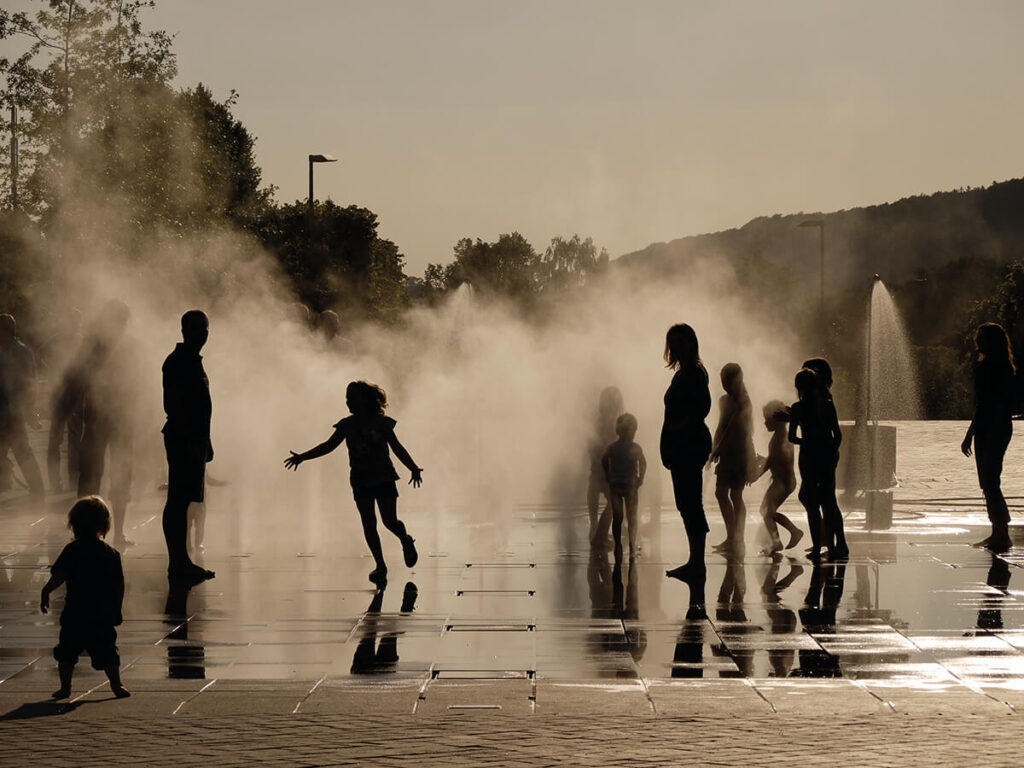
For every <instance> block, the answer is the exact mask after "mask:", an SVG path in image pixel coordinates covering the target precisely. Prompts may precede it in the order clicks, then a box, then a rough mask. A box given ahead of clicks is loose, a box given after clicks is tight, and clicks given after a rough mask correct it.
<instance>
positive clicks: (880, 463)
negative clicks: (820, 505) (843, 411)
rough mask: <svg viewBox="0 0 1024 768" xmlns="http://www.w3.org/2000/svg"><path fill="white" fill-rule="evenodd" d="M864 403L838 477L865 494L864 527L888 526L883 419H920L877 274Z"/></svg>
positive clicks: (894, 318) (887, 431) (905, 351)
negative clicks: (881, 421)
mask: <svg viewBox="0 0 1024 768" xmlns="http://www.w3.org/2000/svg"><path fill="white" fill-rule="evenodd" d="M866 341H867V354H866V355H865V361H864V378H863V387H864V389H863V395H864V396H863V399H862V400H861V409H860V412H859V414H858V418H857V423H856V424H855V425H854V426H853V428H852V429H850V430H849V432H848V435H849V439H847V440H844V441H843V452H842V459H841V462H842V466H841V468H840V475H839V476H840V477H841V478H843V486H844V487H845V488H846V490H847V491H848V492H853V491H855V490H863V491H864V502H865V521H864V524H865V527H866V528H868V529H870V530H878V529H885V528H889V527H890V526H891V525H892V491H891V488H892V487H893V485H894V484H895V482H896V437H897V428H896V427H895V426H892V425H881V424H879V423H878V421H879V420H880V419H882V420H889V421H891V420H899V419H919V418H921V399H920V395H919V391H918V384H917V374H916V371H915V369H914V362H913V358H912V356H911V354H910V342H909V339H908V337H907V333H906V330H905V329H904V326H903V322H902V320H901V319H900V316H899V313H898V312H897V310H896V305H895V304H894V303H893V300H892V296H890V295H889V291H888V290H886V287H885V285H884V284H883V283H882V279H881V278H880V277H879V276H878V275H875V278H874V282H873V284H872V287H871V299H870V306H869V308H868V322H867V339H866Z"/></svg>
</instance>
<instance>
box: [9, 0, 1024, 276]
mask: <svg viewBox="0 0 1024 768" xmlns="http://www.w3.org/2000/svg"><path fill="white" fill-rule="evenodd" d="M16 4H17V5H24V3H23V2H21V3H16ZM148 17H149V20H150V24H151V26H154V27H161V28H164V29H167V30H168V31H170V32H172V33H174V34H176V41H175V50H176V52H177V54H178V65H179V72H180V74H179V82H180V84H182V85H191V84H194V83H195V82H197V81H202V82H204V83H206V84H207V85H209V86H210V87H211V88H212V89H213V90H214V92H215V94H217V95H219V96H226V95H227V93H228V91H229V89H231V88H235V89H236V90H238V91H239V93H240V96H241V99H240V101H239V103H238V106H237V109H236V114H237V115H238V116H239V117H240V118H241V119H242V121H243V122H244V123H245V125H246V126H247V127H248V128H249V130H250V131H252V132H253V133H254V134H255V135H256V136H257V137H258V142H257V157H258V161H259V163H260V165H261V166H262V168H263V171H264V180H265V181H266V182H269V183H272V184H275V185H277V186H278V187H279V188H280V189H279V193H278V197H279V199H281V200H294V199H296V198H299V197H303V198H304V197H305V195H306V184H307V177H306V159H305V158H306V155H307V154H308V153H310V152H325V153H330V154H333V155H335V156H337V157H339V158H340V162H339V163H337V164H335V165H330V166H319V167H318V168H317V187H316V189H317V196H318V197H327V196H329V197H331V198H332V199H333V200H334V201H335V202H338V203H340V204H348V203H358V204H360V205H365V206H368V207H369V208H371V209H373V210H374V211H376V212H377V213H378V214H379V216H380V219H381V232H382V234H383V235H384V236H386V237H389V238H391V239H393V240H395V241H396V242H397V243H398V245H399V247H400V248H401V249H402V251H403V252H404V253H405V254H406V257H407V261H408V269H407V271H408V272H409V273H410V274H420V273H421V272H422V269H423V267H424V266H425V264H426V263H427V262H428V261H442V262H447V261H449V260H450V259H451V249H452V245H453V244H454V243H455V241H456V240H457V239H458V238H460V237H465V236H470V237H481V238H485V239H493V238H494V237H496V236H497V235H498V234H499V233H501V232H508V231H512V230H519V231H520V232H522V233H523V234H524V235H526V237H527V238H529V239H530V241H531V242H533V244H534V246H535V247H537V248H538V249H540V250H542V249H543V248H544V247H545V245H546V244H547V242H548V241H549V240H550V238H551V237H553V236H555V235H559V234H563V235H571V234H572V233H574V232H578V233H579V234H581V235H582V236H591V237H593V238H594V240H595V242H597V243H598V244H600V245H604V246H606V247H607V248H608V250H609V252H610V253H611V254H612V256H617V255H619V254H621V253H623V252H626V251H630V250H634V249H636V248H640V247H643V246H645V245H647V244H648V243H650V242H651V241H656V240H668V239H672V238H675V237H680V236H683V235H687V234H696V233H700V232H708V231H714V230H718V229H724V228H728V227H732V226H739V225H742V224H743V223H744V222H746V221H748V220H749V219H751V218H752V217H754V216H757V215H761V214H772V213H787V212H796V211H800V210H805V211H813V210H833V209H839V208H848V207H852V206H857V205H864V204H870V203H877V202H885V201H889V200H893V199H896V198H899V197H902V196H906V195H911V194H917V193H922V192H932V191H936V190H941V189H951V188H956V187H960V186H966V185H971V186H977V185H983V184H988V183H990V182H991V181H993V180H1001V179H1006V178H1011V177H1014V176H1021V175H1024V155H1022V153H1021V147H1022V136H1024V100H1022V99H1021V98H1020V93H1021V80H1020V77H1021V74H1022V73H1024V45H1022V44H1021V34H1022V32H1024V3H1021V2H1016V1H1015V0H1008V1H1007V2H984V1H977V0H974V1H968V0H964V1H963V2H946V1H944V0H903V1H900V0H885V1H884V2H882V1H876V0H856V2H852V1H849V0H844V1H843V2H823V1H822V0H789V1H788V2H786V1H777V2H753V1H751V2H744V3H740V2H711V1H708V2H687V1H685V0H669V1H666V2H655V1H653V0H651V1H647V2H642V1H641V2H629V3H627V2H611V1H610V0H578V1H576V2H559V1H558V0H542V1H541V2H533V1H532V0H514V1H513V0H507V1H506V2H488V1H486V0H431V1H430V2H425V1H424V2H414V1H413V0H409V1H408V2H397V1H394V0H367V1H365V2H363V1H359V2H357V1H341V0H290V1H289V2H282V1H281V0H158V8H157V9H156V11H154V12H151V13H149V14H148Z"/></svg>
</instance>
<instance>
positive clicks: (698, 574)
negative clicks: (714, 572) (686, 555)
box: [665, 563, 707, 583]
mask: <svg viewBox="0 0 1024 768" xmlns="http://www.w3.org/2000/svg"><path fill="white" fill-rule="evenodd" d="M665 575H666V576H668V577H669V578H670V579H679V580H680V581H685V582H687V583H690V582H692V581H702V580H703V579H705V578H707V568H705V567H704V566H703V565H694V564H693V563H686V564H685V565H680V566H679V567H678V568H673V569H672V570H670V571H665Z"/></svg>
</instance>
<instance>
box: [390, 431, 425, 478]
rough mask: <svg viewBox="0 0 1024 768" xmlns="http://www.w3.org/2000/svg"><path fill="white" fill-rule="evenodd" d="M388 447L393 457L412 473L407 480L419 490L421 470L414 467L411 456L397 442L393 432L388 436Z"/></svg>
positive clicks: (414, 463) (421, 476)
mask: <svg viewBox="0 0 1024 768" xmlns="http://www.w3.org/2000/svg"><path fill="white" fill-rule="evenodd" d="M388 445H389V446H390V447H391V450H392V451H394V452H395V456H397V457H398V460H399V461H400V462H402V463H403V464H405V466H406V468H407V469H408V470H409V471H410V472H411V473H412V477H411V478H410V479H409V482H410V483H411V484H412V487H413V488H419V487H420V484H421V483H422V482H423V475H422V472H423V470H422V469H421V468H420V467H418V466H416V462H415V461H413V460H412V456H410V455H409V452H408V451H407V450H405V446H404V445H402V444H401V443H400V442H398V436H397V435H396V434H395V433H394V432H392V433H391V434H390V435H388Z"/></svg>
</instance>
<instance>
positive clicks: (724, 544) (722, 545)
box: [711, 539, 731, 552]
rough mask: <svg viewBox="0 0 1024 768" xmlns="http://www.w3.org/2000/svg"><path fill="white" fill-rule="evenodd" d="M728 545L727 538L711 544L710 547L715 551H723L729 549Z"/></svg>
mask: <svg viewBox="0 0 1024 768" xmlns="http://www.w3.org/2000/svg"><path fill="white" fill-rule="evenodd" d="M730 546H731V544H730V542H729V540H728V539H726V540H725V541H720V542H719V543H718V544H712V545H711V549H712V550H714V551H715V552H724V551H725V550H727V549H729V547H730Z"/></svg>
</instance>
